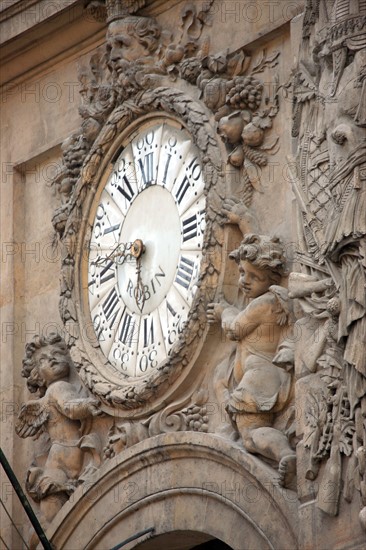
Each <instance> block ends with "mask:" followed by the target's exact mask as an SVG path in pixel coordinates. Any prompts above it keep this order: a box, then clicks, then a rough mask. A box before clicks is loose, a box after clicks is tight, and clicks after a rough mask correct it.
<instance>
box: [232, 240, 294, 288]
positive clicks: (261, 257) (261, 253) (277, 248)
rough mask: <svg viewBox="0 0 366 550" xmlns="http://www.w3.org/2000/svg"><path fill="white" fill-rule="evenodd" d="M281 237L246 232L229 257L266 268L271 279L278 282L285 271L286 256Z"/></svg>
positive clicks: (237, 261)
mask: <svg viewBox="0 0 366 550" xmlns="http://www.w3.org/2000/svg"><path fill="white" fill-rule="evenodd" d="M284 252H285V251H284V247H283V244H282V242H281V239H279V238H278V237H268V236H267V235H255V234H254V233H248V234H247V235H245V237H244V239H243V240H242V242H241V243H240V246H239V248H237V249H236V250H233V252H231V253H230V254H229V258H231V259H232V260H235V261H236V263H237V264H239V262H240V261H241V260H247V261H248V262H250V263H251V264H253V265H254V266H255V267H259V268H260V269H268V270H269V271H270V272H271V274H272V275H273V280H274V282H276V283H277V284H278V282H279V281H280V280H281V277H282V276H283V275H284V274H285V272H286V258H285V253H284Z"/></svg>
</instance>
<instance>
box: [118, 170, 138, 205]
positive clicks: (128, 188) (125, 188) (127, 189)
mask: <svg viewBox="0 0 366 550" xmlns="http://www.w3.org/2000/svg"><path fill="white" fill-rule="evenodd" d="M119 179H121V177H120V176H119ZM122 180H123V183H122V185H116V188H117V190H118V191H119V192H120V193H121V195H123V196H124V198H125V199H126V200H128V202H131V201H132V199H133V197H134V196H135V192H134V190H133V189H132V185H131V184H130V182H129V181H128V178H127V176H123V177H122Z"/></svg>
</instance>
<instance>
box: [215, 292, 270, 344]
mask: <svg viewBox="0 0 366 550" xmlns="http://www.w3.org/2000/svg"><path fill="white" fill-rule="evenodd" d="M270 314H271V307H270V304H269V303H268V300H267V299H266V298H264V297H263V296H260V297H259V298H256V299H255V300H253V301H252V302H251V303H250V304H249V305H248V306H247V307H246V308H245V309H244V310H243V311H241V312H239V313H238V314H237V315H236V316H235V317H233V316H232V315H231V312H229V313H228V315H227V317H226V316H225V315H224V314H223V315H222V324H223V326H224V324H225V323H226V325H225V329H224V330H225V332H226V334H227V335H228V336H229V338H230V339H231V340H243V339H244V338H247V337H248V336H249V335H250V334H252V333H253V332H254V331H255V330H256V329H257V328H258V327H259V325H261V324H262V323H265V322H266V321H268V320H269V319H270Z"/></svg>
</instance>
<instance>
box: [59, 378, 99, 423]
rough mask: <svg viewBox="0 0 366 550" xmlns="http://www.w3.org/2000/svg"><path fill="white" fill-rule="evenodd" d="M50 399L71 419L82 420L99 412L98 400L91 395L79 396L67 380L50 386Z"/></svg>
mask: <svg viewBox="0 0 366 550" xmlns="http://www.w3.org/2000/svg"><path fill="white" fill-rule="evenodd" d="M51 388H52V389H53V391H52V400H53V402H54V404H55V406H56V407H57V409H58V410H59V411H60V412H61V413H62V414H63V415H65V416H67V417H68V418H70V419H71V420H83V419H84V418H88V417H90V416H97V415H99V414H101V410H100V408H99V406H100V401H99V400H98V399H94V398H93V397H80V396H79V394H78V392H77V391H76V389H75V388H74V387H73V385H72V384H70V383H69V382H64V381H61V382H58V383H56V384H54V385H53V386H51Z"/></svg>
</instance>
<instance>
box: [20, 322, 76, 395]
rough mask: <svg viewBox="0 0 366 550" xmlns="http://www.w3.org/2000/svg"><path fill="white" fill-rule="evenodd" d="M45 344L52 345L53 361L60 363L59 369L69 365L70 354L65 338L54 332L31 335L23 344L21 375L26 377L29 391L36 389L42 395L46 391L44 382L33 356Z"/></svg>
mask: <svg viewBox="0 0 366 550" xmlns="http://www.w3.org/2000/svg"><path fill="white" fill-rule="evenodd" d="M47 346H52V354H53V363H54V364H57V365H60V369H62V370H65V368H66V366H67V367H68V366H69V365H70V361H71V358H70V355H69V350H68V348H67V345H66V342H65V340H64V339H63V338H62V336H60V335H59V334H57V333H56V332H52V333H50V334H49V335H48V336H39V335H38V334H37V335H36V336H34V337H33V339H32V341H31V342H29V344H26V346H25V357H24V359H23V362H22V373H21V374H22V376H23V377H24V378H27V386H28V389H29V391H30V392H31V393H35V392H37V391H39V392H40V394H41V395H44V393H45V391H46V387H45V383H44V381H43V379H42V378H41V376H40V374H39V371H38V362H37V360H36V358H35V357H34V355H35V353H36V352H37V351H38V350H40V349H42V348H44V347H47Z"/></svg>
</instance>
